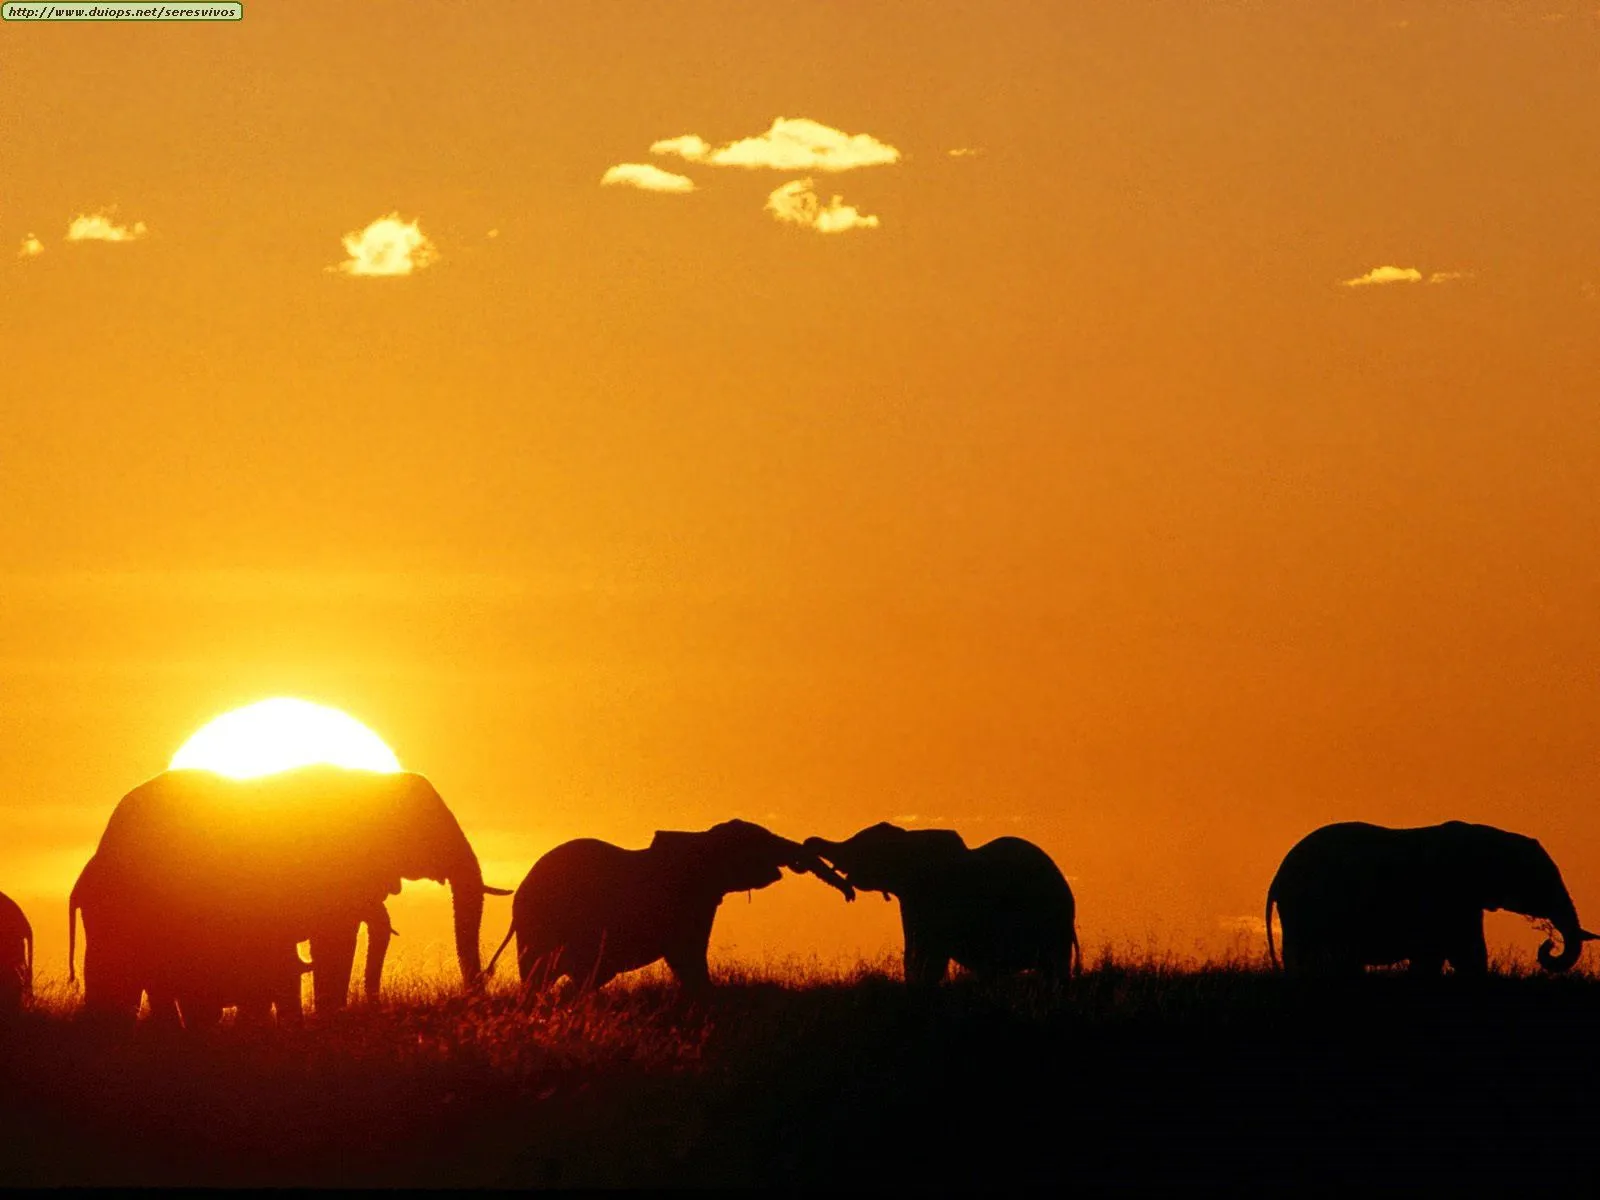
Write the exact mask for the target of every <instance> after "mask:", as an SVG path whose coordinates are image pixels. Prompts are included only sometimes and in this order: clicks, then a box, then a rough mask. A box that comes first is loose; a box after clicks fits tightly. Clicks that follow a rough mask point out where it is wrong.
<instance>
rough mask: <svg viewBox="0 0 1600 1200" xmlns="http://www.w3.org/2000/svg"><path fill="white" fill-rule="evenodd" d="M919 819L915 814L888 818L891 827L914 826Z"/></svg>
mask: <svg viewBox="0 0 1600 1200" xmlns="http://www.w3.org/2000/svg"><path fill="white" fill-rule="evenodd" d="M919 820H921V818H920V817H919V816H917V814H916V813H901V814H900V815H899V816H898V817H890V818H889V823H890V824H892V825H915V824H916V823H917V822H918V821H919Z"/></svg>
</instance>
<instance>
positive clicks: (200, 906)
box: [0, 767, 1596, 1028]
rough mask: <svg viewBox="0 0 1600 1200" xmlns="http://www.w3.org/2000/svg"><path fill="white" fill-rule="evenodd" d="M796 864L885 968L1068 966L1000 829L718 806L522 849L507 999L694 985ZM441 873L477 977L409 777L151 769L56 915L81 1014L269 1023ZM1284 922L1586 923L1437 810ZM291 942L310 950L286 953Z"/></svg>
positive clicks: (1345, 942)
mask: <svg viewBox="0 0 1600 1200" xmlns="http://www.w3.org/2000/svg"><path fill="white" fill-rule="evenodd" d="M785 867H787V868H788V869H789V870H791V871H795V872H802V873H808V874H811V875H815V876H816V877H818V878H819V879H821V880H822V881H823V882H825V883H827V884H828V885H829V886H831V887H833V888H836V889H837V890H838V891H839V892H840V893H841V894H842V895H843V896H844V898H845V899H846V900H853V899H854V898H855V893H856V891H857V890H863V891H877V892H882V893H883V894H884V895H885V896H886V897H889V896H892V897H894V898H895V899H897V900H898V901H899V904H900V916H901V924H902V928H903V930H904V934H905V978H906V982H907V983H908V984H909V985H912V986H919V987H920V986H929V985H933V984H937V983H938V982H939V981H941V980H942V979H943V978H944V977H945V974H946V971H947V970H948V968H949V964H950V962H951V961H952V960H954V961H955V962H956V963H958V964H960V965H961V966H962V967H964V968H966V969H967V970H969V971H972V972H974V973H976V974H978V975H980V976H984V975H988V976H993V975H1003V974H1011V973H1015V972H1023V971H1036V972H1038V973H1040V974H1041V975H1043V976H1045V977H1047V978H1057V979H1065V978H1067V977H1069V976H1070V975H1071V974H1072V973H1073V971H1074V968H1075V967H1077V968H1078V969H1081V967H1082V952H1081V950H1080V949H1079V946H1078V937H1077V929H1076V906H1075V901H1074V898H1073V894H1072V890H1071V888H1070V887H1069V886H1068V884H1067V880H1066V878H1065V876H1063V875H1062V873H1061V871H1060V869H1059V868H1058V867H1057V866H1056V864H1055V863H1054V862H1053V861H1051V859H1050V857H1049V855H1047V854H1046V853H1045V852H1044V851H1043V850H1041V849H1040V848H1039V847H1038V846H1035V845H1034V844H1033V843H1031V842H1028V841H1025V840H1023V839H1022V838H1016V837H1001V838H996V839H995V840H993V841H991V842H987V843H985V844H984V845H982V846H978V847H976V848H969V847H968V846H967V845H966V843H965V842H964V841H963V840H962V838H961V835H960V834H958V833H956V832H955V831H953V830H948V829H902V828H900V827H898V826H895V825H891V824H887V823H884V824H878V825H873V826H870V827H868V828H866V829H863V830H861V831H860V832H859V833H857V834H855V835H854V836H853V837H850V838H848V839H846V840H844V841H837V842H835V841H828V840H826V839H824V838H819V837H812V838H807V839H806V840H805V841H804V842H795V841H791V840H789V839H787V838H783V837H780V836H778V835H777V834H775V833H772V832H771V831H769V830H767V829H764V828H762V827H761V826H760V825H755V824H751V823H750V822H747V821H740V820H732V821H724V822H722V823H721V824H718V825H714V826H713V827H712V828H710V829H707V830H704V831H702V832H687V831H661V832H658V833H657V834H656V835H655V838H654V840H653V841H652V842H651V843H650V845H649V846H648V847H647V848H645V849H643V850H624V849H621V848H619V847H617V846H613V845H611V844H610V843H608V842H602V841H598V840H595V839H592V838H580V839H578V840H576V841H570V842H566V843H563V844H562V845H560V846H557V847H555V849H553V850H551V851H550V852H549V853H547V854H545V855H544V856H543V857H542V858H540V859H539V860H538V861H537V862H536V863H534V865H533V867H532V868H531V869H530V870H529V872H528V874H527V876H526V877H525V878H524V879H523V881H522V883H521V885H520V886H519V887H518V888H517V889H516V893H515V898H514V899H513V901H512V917H511V928H510V930H509V932H507V934H506V937H505V940H504V941H502V942H501V944H500V950H498V951H496V954H495V959H493V960H491V961H490V963H489V970H490V971H492V970H493V968H494V965H495V961H497V960H498V957H499V954H500V952H501V951H503V950H505V948H506V946H507V945H508V944H509V943H510V941H511V939H512V938H513V937H514V938H515V939H516V958H517V967H518V971H519V974H520V976H521V979H522V983H523V987H524V991H525V994H531V993H532V992H533V991H534V990H536V989H540V988H543V987H546V986H549V985H554V984H556V983H558V982H559V981H560V980H561V978H563V977H566V978H569V979H571V980H573V981H574V982H576V983H578V984H580V985H584V986H588V987H600V986H603V985H604V984H605V983H607V982H608V981H610V980H611V979H612V978H614V977H615V976H617V975H618V974H621V973H622V972H625V971H632V970H635V969H637V968H640V967H644V966H647V965H649V964H651V963H654V962H656V961H658V960H661V959H664V960H665V961H666V963H667V965H668V967H670V968H671V971H672V973H673V975H674V976H675V978H676V979H677V980H678V982H679V983H680V984H681V985H683V986H684V987H685V988H690V989H696V988H704V987H707V986H709V985H710V976H709V974H708V972H707V967H706V949H707V946H708V944H709V942H710V939H711V925H712V921H713V920H714V919H715V916H716V912H717V907H718V905H719V904H720V903H721V902H722V899H723V897H724V896H725V895H727V894H729V893H731V892H742V891H750V890H753V889H756V888H764V887H766V886H767V885H769V884H772V883H776V882H777V881H778V880H779V879H780V878H781V877H782V874H783V868H785ZM406 879H431V880H435V881H437V882H439V883H444V884H448V885H449V887H450V894H451V903H452V909H453V917H454V933H455V945H456V954H457V957H458V960H459V962H460V966H461V974H462V979H463V981H464V982H465V983H466V985H467V986H469V987H472V986H476V985H478V983H479V982H480V981H481V980H483V979H484V978H486V975H487V973H486V972H485V970H484V968H483V965H482V962H481V957H480V953H479V927H480V924H481V920H482V916H483V903H484V901H483V897H484V895H485V893H493V894H498V895H505V894H507V893H506V892H505V891H504V890H502V889H497V888H491V887H487V886H485V884H484V881H483V874H482V872H481V871H480V869H479V866H478V858H477V855H476V854H474V852H473V850H472V846H471V844H470V843H469V842H468V840H467V838H466V835H465V834H464V833H463V832H462V830H461V826H460V824H459V823H458V822H457V821H456V818H455V816H454V814H452V813H451V811H450V809H449V808H448V807H447V806H446V805H445V802H444V801H443V799H441V798H440V796H439V793H438V792H437V791H435V790H434V788H433V786H432V785H431V784H430V783H429V782H428V781H427V780H426V779H424V778H423V777H422V776H420V775H415V774H409V773H395V774H378V773H372V772H367V771H355V770H346V769H343V768H337V767H307V768H301V769H298V770H294V771H288V772H284V773H281V774H278V775H270V776H263V777H260V778H256V779H245V780H234V779H229V778H226V777H224V776H221V775H217V774H213V773H211V772H208V771H195V770H177V771H167V772H165V773H163V774H161V775H158V776H157V777H155V778H154V779H152V780H150V781H148V782H147V783H144V784H142V785H141V786H139V787H137V788H135V789H134V790H133V791H131V792H129V793H128V794H127V795H126V796H124V797H123V798H122V800H121V801H120V802H119V803H118V805H117V806H116V809H115V810H114V811H113V812H112V814H111V818H110V820H109V821H108V822H107V824H106V828H105V832H104V834H102V836H101V838H100V843H99V846H98V847H97V848H96V850H95V853H94V855H93V856H92V857H91V858H90V859H89V861H88V863H87V864H86V865H85V866H84V868H83V871H82V873H81V874H80V875H79V876H78V880H77V883H76V884H75V885H74V886H73V889H72V894H71V898H70V900H69V904H68V930H69V940H68V947H69V949H68V957H69V963H70V967H69V979H73V980H75V978H76V958H77V951H76V940H77V929H78V917H79V914H81V915H82V923H83V936H84V952H83V1003H84V1008H85V1010H86V1011H87V1012H89V1013H91V1014H97V1015H99V1016H103V1017H106V1018H111V1019H119V1020H123V1021H127V1022H130V1023H131V1022H132V1021H133V1020H135V1019H136V1017H137V1016H138V1014H139V1012H140V1009H141V1006H142V1004H143V1002H144V1001H145V1000H146V999H148V1002H149V1005H150V1013H151V1016H152V1018H153V1019H156V1020H159V1021H172V1022H178V1023H181V1024H182V1025H184V1026H185V1027H189V1028H194V1027H197V1026H202V1025H206V1024H211V1023H215V1022H216V1021H217V1020H219V1019H220V1017H221V1015H222V1011H223V1009H224V1008H226V1007H235V1008H237V1009H238V1011H239V1014H240V1016H241V1017H244V1016H257V1017H265V1016H267V1015H268V1014H269V1013H270V1012H271V1011H272V1010H273V1009H274V1008H275V1009H276V1013H277V1017H278V1019H279V1020H280V1021H283V1020H297V1019H299V1017H300V1014H301V1005H300V996H301V976H302V975H303V974H304V973H305V972H307V971H310V972H311V973H312V993H313V995H314V997H315V1001H316V1008H317V1010H318V1011H319V1012H328V1011H331V1010H333V1009H338V1008H341V1007H343V1006H344V1005H345V1004H346V1003H347V1001H348V998H349V993H350V988H351V984H352V974H353V970H354V964H355V952H356V943H357V936H358V934H359V931H360V927H361V926H362V925H363V924H365V925H366V927H367V940H368V952H367V958H366V968H365V972H364V976H365V978H364V980H363V983H364V989H365V993H366V994H367V995H368V996H369V997H372V996H375V995H376V994H377V991H378V987H379V983H380V981H381V978H382V972H383V962H384V956H385V953H386V951H387V949H388V946H389V940H390V938H391V936H392V935H393V928H392V926H391V925H390V924H389V919H388V914H387V912H386V911H385V908H384V900H385V898H386V897H387V896H390V895H394V894H396V893H398V892H399V890H400V886H401V881H402V880H406ZM1274 907H1276V909H1277V911H1278V917H1279V921H1280V923H1281V926H1282V942H1283V946H1282V964H1281V965H1282V968H1283V969H1284V970H1286V971H1290V972H1297V973H1319V974H1350V973H1359V972H1361V971H1362V970H1363V969H1364V968H1365V967H1366V966H1369V965H1385V964H1395V963H1400V962H1408V963H1409V964H1410V968H1411V970H1413V971H1422V972H1433V973H1438V972H1440V971H1442V970H1443V968H1444V965H1445V963H1447V962H1448V963H1449V964H1450V965H1451V967H1452V968H1453V969H1454V970H1455V971H1456V972H1459V973H1482V972H1484V971H1486V970H1487V969H1488V953H1487V950H1486V947H1485V944H1484V933H1483V914H1484V911H1485V910H1493V909H1506V910H1508V911H1512V912H1517V913H1522V914H1524V915H1526V916H1528V917H1530V918H1534V919H1537V920H1542V921H1546V922H1548V923H1549V924H1550V926H1552V927H1553V930H1554V932H1555V933H1556V934H1559V936H1560V939H1561V945H1560V949H1559V951H1557V948H1556V942H1555V940H1554V938H1549V939H1547V940H1546V941H1545V942H1544V944H1543V945H1542V946H1541V947H1540V948H1539V963H1540V965H1541V966H1543V967H1544V968H1545V969H1546V970H1551V971H1560V970H1565V969H1567V968H1569V967H1571V966H1572V965H1573V964H1574V963H1575V962H1576V961H1577V959H1578V955H1579V953H1580V951H1581V949H1582V946H1583V943H1584V942H1585V941H1587V940H1590V939H1591V938H1593V937H1595V936H1596V935H1594V934H1590V933H1587V932H1585V931H1584V929H1583V928H1582V926H1581V925H1580V924H1579V922H1578V915H1577V911H1576V909H1575V908H1574V906H1573V903H1572V899H1571V897H1570V896H1569V895H1568V893H1567V888H1566V885H1565V884H1564V883H1563V881H1562V878H1561V872H1560V871H1559V870H1558V869H1557V867H1556V864H1555V863H1554V861H1552V860H1551V858H1550V856H1549V854H1547V853H1546V852H1545V850H1544V848H1543V847H1542V846H1540V844H1539V843H1538V842H1537V841H1535V840H1534V839H1533V838H1531V837H1525V836H1522V835H1520V834H1516V833H1509V832H1506V831H1505V830H1501V829H1496V828H1493V827H1492V826H1488V825H1473V824H1467V823H1464V822H1460V821H1451V822H1447V823H1445V824H1442V825H1432V826H1427V827H1424V828H1416V829H1389V828H1385V827H1383V826H1379V825H1371V824H1366V823H1362V822H1345V823H1342V824H1337V825H1326V826H1323V827H1322V828H1320V829H1317V830H1315V831H1314V832H1312V833H1310V834H1308V835H1307V836H1306V837H1305V838H1303V839H1302V840H1301V841H1300V842H1299V843H1297V844H1296V845H1295V846H1294V847H1293V848H1292V849H1291V850H1290V851H1289V852H1288V854H1287V855H1286V856H1285V858H1284V860H1283V863H1282V865H1281V866H1279V868H1278V871H1277V874H1276V875H1275V876H1274V877H1273V879H1272V882H1271V884H1270V886H1269V887H1268V890H1267V907H1266V916H1267V945H1268V951H1269V954H1270V955H1271V957H1272V961H1273V963H1274V965H1277V963H1278V958H1277V949H1276V947H1275V946H1274V945H1273V939H1272V912H1273V908H1274ZM302 942H309V943H310V946H311V962H310V963H307V962H305V961H304V960H303V959H302V958H301V957H300V952H299V949H298V946H299V944H300V943H302ZM32 975H33V931H32V928H31V927H30V925H29V923H28V921H27V918H26V917H25V916H24V914H23V912H22V910H21V909H20V908H19V907H18V906H17V905H16V904H15V903H14V902H13V901H11V900H10V899H8V898H7V897H5V896H4V895H0V1011H4V1010H16V1009H18V1008H20V1007H22V1006H23V1005H24V1004H25V1003H26V1001H27V999H28V997H29V996H30V995H31V991H32Z"/></svg>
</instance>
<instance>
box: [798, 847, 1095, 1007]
mask: <svg viewBox="0 0 1600 1200" xmlns="http://www.w3.org/2000/svg"><path fill="white" fill-rule="evenodd" d="M805 848H806V849H807V850H809V851H811V852H812V853H813V854H816V855H818V856H820V857H821V858H823V859H824V860H826V861H827V862H828V863H830V864H832V866H833V867H834V868H835V869H836V870H838V871H839V872H841V873H842V874H843V875H844V877H845V879H846V880H847V881H848V882H849V883H850V884H851V885H852V886H853V887H855V888H857V889H859V890H861V891H873V892H882V893H884V896H885V897H886V898H887V897H889V896H894V897H897V898H898V899H899V901H900V925H901V928H902V930H903V931H904V934H905V977H906V983H907V984H909V985H911V986H913V987H918V988H921V987H930V986H933V985H936V984H938V983H940V982H941V981H942V980H943V979H944V977H945V974H946V972H947V971H948V970H949V966H950V960H951V959H954V960H955V961H956V962H957V963H959V964H960V965H961V966H963V967H965V968H966V969H967V970H969V971H971V972H973V973H974V974H975V975H978V976H980V977H988V978H994V977H997V976H1002V975H1009V974H1014V973H1017V972H1020V971H1027V970H1035V971H1038V972H1039V973H1040V974H1041V975H1043V976H1044V977H1046V978H1047V979H1052V980H1054V979H1063V978H1070V977H1071V975H1072V973H1073V962H1074V959H1076V961H1077V965H1078V968H1079V969H1080V970H1081V969H1082V965H1083V951H1082V948H1081V947H1080V946H1079V945H1078V931H1077V906H1076V903H1075V901H1074V900H1073V896H1072V888H1071V887H1070V886H1068V884H1067V880H1066V876H1064V875H1062V873H1061V870H1060V868H1058V867H1057V866H1056V864H1055V863H1054V861H1052V860H1051V858H1050V856H1049V855H1048V854H1046V853H1045V852H1044V851H1043V850H1041V849H1040V848H1039V847H1038V846H1035V845H1034V844H1033V843H1032V842H1029V841H1026V840H1025V839H1023V838H1018V837H999V838H995V839H994V840H993V841H991V842H985V843H984V844H983V845H981V846H979V847H977V848H976V849H972V848H969V847H968V846H967V844H966V842H965V841H963V840H962V838H961V835H960V834H959V833H957V832H956V831H955V830H953V829H902V828H901V827H900V826H898V825H891V824H889V823H888V822H887V821H885V822H882V823H880V824H877V825H872V826H869V827H868V828H866V829H863V830H861V832H859V833H857V834H856V835H855V836H854V837H852V838H850V839H848V840H847V841H843V842H830V841H827V840H826V839H824V838H820V837H813V838H807V839H806V842H805Z"/></svg>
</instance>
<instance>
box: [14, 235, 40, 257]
mask: <svg viewBox="0 0 1600 1200" xmlns="http://www.w3.org/2000/svg"><path fill="white" fill-rule="evenodd" d="M43 253H44V243H43V242H41V241H40V240H39V239H38V238H36V237H34V236H33V234H31V233H30V234H29V235H28V236H27V237H25V238H23V239H22V249H20V250H18V251H17V257H18V258H37V257H39V255H41V254H43Z"/></svg>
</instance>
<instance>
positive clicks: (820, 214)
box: [767, 179, 878, 233]
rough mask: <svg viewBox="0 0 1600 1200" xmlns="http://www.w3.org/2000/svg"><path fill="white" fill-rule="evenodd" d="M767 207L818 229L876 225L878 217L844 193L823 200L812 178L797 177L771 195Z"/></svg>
mask: <svg viewBox="0 0 1600 1200" xmlns="http://www.w3.org/2000/svg"><path fill="white" fill-rule="evenodd" d="M767 211H768V212H769V213H771V214H772V215H773V217H774V219H776V220H779V221H787V222H789V223H790V224H792V225H805V226H807V227H808V228H811V229H815V230H816V231H817V232H818V233H843V232H845V231H846V230H848V229H876V228H877V227H878V218H877V217H866V216H862V215H861V213H860V212H858V211H857V210H856V208H855V207H854V206H853V205H850V204H846V203H845V202H844V197H843V196H835V197H834V198H833V199H832V200H829V201H828V203H827V204H823V203H822V200H821V198H820V197H819V196H818V195H817V192H816V189H815V187H814V186H813V185H812V182H811V180H809V179H795V180H792V181H790V182H789V183H786V184H784V185H783V186H782V187H780V188H777V189H776V190H775V191H774V192H773V193H772V194H771V195H770V196H768V197H767Z"/></svg>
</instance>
